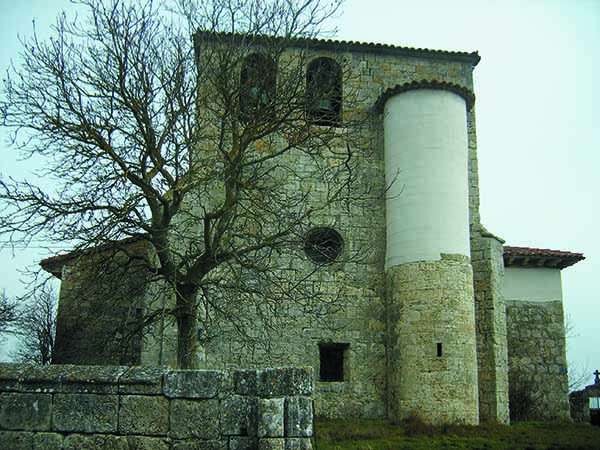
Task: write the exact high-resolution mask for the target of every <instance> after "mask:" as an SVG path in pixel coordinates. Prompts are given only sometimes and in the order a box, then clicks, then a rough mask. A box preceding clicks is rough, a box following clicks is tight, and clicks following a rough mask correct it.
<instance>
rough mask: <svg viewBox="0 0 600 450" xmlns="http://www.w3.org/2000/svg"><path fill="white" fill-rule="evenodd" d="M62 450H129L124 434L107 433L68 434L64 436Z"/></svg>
mask: <svg viewBox="0 0 600 450" xmlns="http://www.w3.org/2000/svg"><path fill="white" fill-rule="evenodd" d="M63 449H64V450H83V449H85V450H109V449H110V450H129V445H128V443H127V437H126V436H111V435H109V434H104V435H102V434H90V435H84V434H70V435H68V436H67V437H65V440H64V443H63Z"/></svg>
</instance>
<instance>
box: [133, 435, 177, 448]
mask: <svg viewBox="0 0 600 450" xmlns="http://www.w3.org/2000/svg"><path fill="white" fill-rule="evenodd" d="M127 444H128V445H129V450H169V443H168V441H167V440H166V439H161V438H154V437H147V436H127Z"/></svg>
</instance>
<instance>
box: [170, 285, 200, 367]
mask: <svg viewBox="0 0 600 450" xmlns="http://www.w3.org/2000/svg"><path fill="white" fill-rule="evenodd" d="M197 293H198V288H197V287H195V286H191V285H185V284H178V285H177V291H176V299H177V310H176V313H175V316H176V318H177V331H178V332H177V367H178V368H180V369H196V368H197V367H198V357H197V354H196V353H197V347H198V339H197V337H198V308H197V306H196V294H197Z"/></svg>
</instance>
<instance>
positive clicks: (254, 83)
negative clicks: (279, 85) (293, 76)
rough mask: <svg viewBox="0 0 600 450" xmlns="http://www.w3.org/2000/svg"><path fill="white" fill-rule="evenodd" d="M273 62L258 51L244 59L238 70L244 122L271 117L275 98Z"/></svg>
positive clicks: (275, 74)
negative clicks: (240, 68)
mask: <svg viewBox="0 0 600 450" xmlns="http://www.w3.org/2000/svg"><path fill="white" fill-rule="evenodd" d="M276 78H277V68H276V65H275V62H274V61H273V60H272V59H270V58H268V57H266V56H264V55H261V54H258V53H253V54H251V55H249V56H247V57H246V59H244V63H243V65H242V70H241V72H240V114H241V119H242V120H243V121H245V122H256V121H259V120H263V119H265V118H271V117H272V113H273V108H272V105H271V103H272V101H273V99H274V98H275V84H276Z"/></svg>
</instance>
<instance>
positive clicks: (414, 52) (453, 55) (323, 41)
mask: <svg viewBox="0 0 600 450" xmlns="http://www.w3.org/2000/svg"><path fill="white" fill-rule="evenodd" d="M196 36H202V37H211V36H243V34H241V33H232V32H215V31H206V30H198V31H197V32H196ZM254 37H255V38H256V39H258V40H261V39H264V40H268V39H276V40H277V39H282V40H283V39H286V38H285V37H282V36H271V35H254ZM287 39H288V40H289V41H290V42H291V43H292V44H297V43H304V44H308V47H309V48H310V47H313V48H314V47H317V48H322V47H333V46H335V47H338V49H336V50H339V47H342V48H343V49H344V50H357V51H372V52H376V53H394V54H401V55H405V56H413V57H414V56H425V57H430V58H431V57H433V58H437V59H453V60H459V61H465V62H470V63H471V64H472V65H473V67H475V66H476V65H477V63H479V61H480V60H481V56H479V52H477V51H476V50H475V51H471V52H467V51H456V50H441V49H431V48H425V47H409V46H401V45H395V44H386V43H382V42H364V41H353V40H343V39H331V38H317V37H307V38H302V37H293V38H287Z"/></svg>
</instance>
